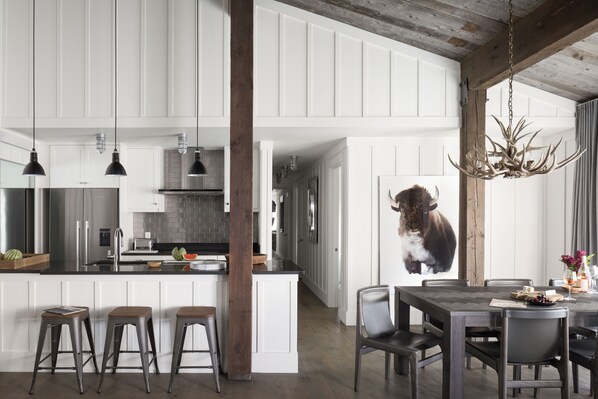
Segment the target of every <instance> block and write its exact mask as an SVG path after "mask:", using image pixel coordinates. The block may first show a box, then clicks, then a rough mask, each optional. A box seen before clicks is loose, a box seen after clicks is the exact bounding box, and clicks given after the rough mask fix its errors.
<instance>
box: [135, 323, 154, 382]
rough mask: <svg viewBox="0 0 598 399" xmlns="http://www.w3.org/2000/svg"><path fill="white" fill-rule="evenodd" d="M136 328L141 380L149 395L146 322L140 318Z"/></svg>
mask: <svg viewBox="0 0 598 399" xmlns="http://www.w3.org/2000/svg"><path fill="white" fill-rule="evenodd" d="M135 326H136V327H137V341H138V342H139V356H140V357H141V367H142V369H143V379H144V380H145V391H146V392H147V393H150V386H149V353H148V352H149V349H148V342H147V334H148V333H147V328H146V321H145V320H144V319H143V318H141V320H138V321H137V324H136V325H135Z"/></svg>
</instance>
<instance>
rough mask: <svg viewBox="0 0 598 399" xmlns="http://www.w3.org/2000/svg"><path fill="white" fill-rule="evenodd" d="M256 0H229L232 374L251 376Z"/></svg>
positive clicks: (233, 377)
mask: <svg viewBox="0 0 598 399" xmlns="http://www.w3.org/2000/svg"><path fill="white" fill-rule="evenodd" d="M253 9H254V7H253V0H233V1H231V2H230V16H231V62H230V64H231V93H230V98H231V109H230V165H231V167H230V170H231V174H230V235H229V241H230V258H229V277H228V281H229V284H228V314H229V317H228V343H227V347H228V378H229V379H230V380H244V381H247V380H251V304H252V294H251V290H252V287H251V285H252V272H253V264H252V259H251V257H252V252H253V204H252V178H253V159H252V158H253Z"/></svg>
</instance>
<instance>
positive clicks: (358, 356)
mask: <svg viewBox="0 0 598 399" xmlns="http://www.w3.org/2000/svg"><path fill="white" fill-rule="evenodd" d="M360 376H361V345H360V344H359V343H357V345H355V381H354V383H353V390H354V391H355V392H359V377H360Z"/></svg>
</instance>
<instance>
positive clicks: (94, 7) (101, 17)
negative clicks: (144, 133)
mask: <svg viewBox="0 0 598 399" xmlns="http://www.w3.org/2000/svg"><path fill="white" fill-rule="evenodd" d="M112 4H113V2H112V1H111V0H90V1H89V5H88V14H89V18H88V21H89V26H88V27H87V30H88V38H89V40H88V43H87V46H88V48H87V54H88V57H87V69H88V72H87V77H88V79H89V82H88V84H87V87H88V92H87V107H88V116H90V117H110V116H112V114H113V103H112V101H113V97H114V96H113V93H112V88H113V86H114V82H113V76H112V72H113V69H114V65H113V61H114V50H113V49H112V43H113V41H114V23H113V22H112V21H113V19H114V18H113V16H112V12H113V8H112ZM108 21H110V22H108Z"/></svg>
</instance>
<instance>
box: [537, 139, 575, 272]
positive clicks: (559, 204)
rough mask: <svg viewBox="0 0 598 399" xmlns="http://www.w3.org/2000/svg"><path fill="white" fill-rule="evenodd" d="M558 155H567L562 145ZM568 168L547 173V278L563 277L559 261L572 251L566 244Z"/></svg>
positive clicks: (545, 212)
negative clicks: (562, 256)
mask: <svg viewBox="0 0 598 399" xmlns="http://www.w3.org/2000/svg"><path fill="white" fill-rule="evenodd" d="M556 155H557V157H558V159H563V157H564V156H565V147H563V146H561V147H560V148H559V149H558V150H557V152H556ZM566 178H567V169H559V170H557V171H554V172H551V173H550V174H548V175H546V195H545V196H544V198H545V201H546V202H545V211H544V215H545V216H544V220H545V224H546V227H547V228H546V229H545V234H546V240H545V242H546V249H545V253H544V257H545V258H544V259H543V261H544V264H545V265H546V278H561V275H562V272H563V264H562V263H561V262H559V261H558V260H559V259H560V257H561V255H563V254H568V253H570V250H571V249H570V248H568V247H566V246H565V234H566V232H567V231H568V229H567V225H566V219H567V213H566V212H565V210H566V209H567V202H568V201H567V198H568V197H570V195H568V194H569V193H568V191H567V182H566Z"/></svg>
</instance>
